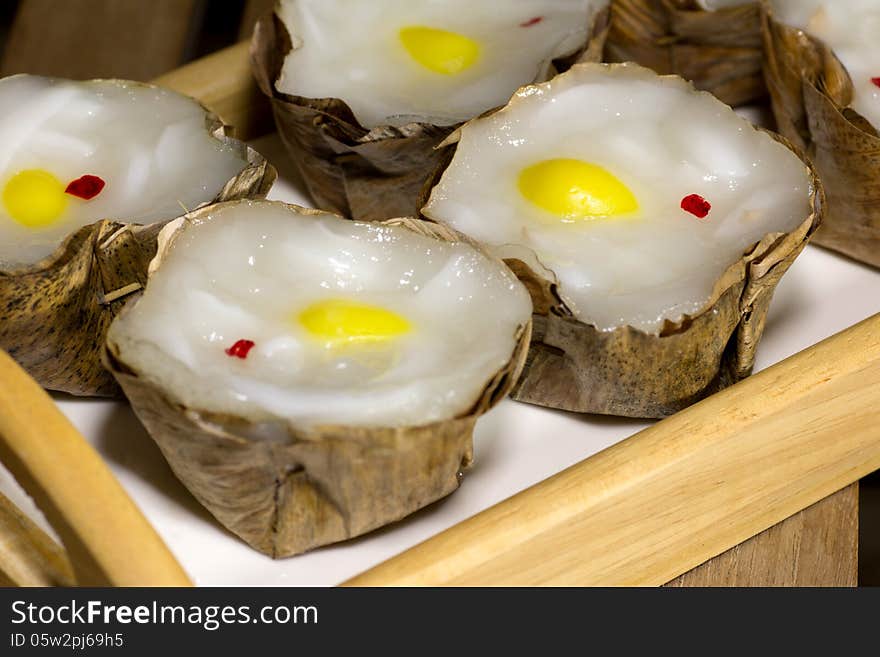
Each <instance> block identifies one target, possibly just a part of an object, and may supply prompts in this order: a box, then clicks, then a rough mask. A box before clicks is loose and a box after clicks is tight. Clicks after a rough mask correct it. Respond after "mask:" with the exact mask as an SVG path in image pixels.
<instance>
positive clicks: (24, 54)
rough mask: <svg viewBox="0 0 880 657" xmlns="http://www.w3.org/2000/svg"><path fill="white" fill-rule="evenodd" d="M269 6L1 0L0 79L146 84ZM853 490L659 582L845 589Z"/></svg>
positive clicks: (235, 108) (248, 102) (230, 101)
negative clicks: (31, 76) (27, 76)
mask: <svg viewBox="0 0 880 657" xmlns="http://www.w3.org/2000/svg"><path fill="white" fill-rule="evenodd" d="M272 5H273V0H151V1H150V2H143V0H64V1H63V2H60V1H58V0H15V1H13V0H6V1H5V2H4V3H2V7H0V48H2V58H0V74H2V75H9V74H13V73H21V72H27V73H39V74H44V75H55V76H63V77H71V78H91V77H121V78H129V79H139V80H149V79H153V78H156V77H157V76H160V75H162V74H163V73H166V72H167V71H170V70H171V69H176V68H178V67H180V66H181V65H183V64H185V63H187V62H189V61H190V60H193V59H195V58H197V57H201V56H204V55H206V54H208V53H210V52H212V51H214V50H217V49H219V48H223V47H225V46H228V45H230V44H232V43H233V42H234V41H237V40H240V39H246V38H247V37H248V36H249V35H250V31H251V29H252V27H253V24H254V21H255V20H256V18H257V17H258V16H259V15H261V14H262V13H264V12H266V11H268V10H269V9H270V8H271V6H272ZM242 53H243V49H239V51H238V52H237V53H236V55H235V56H236V57H240V56H241V54H242ZM221 61H222V60H221ZM215 68H216V67H215ZM225 70H231V71H232V75H231V77H232V78H234V79H235V80H237V81H236V82H235V84H234V85H233V86H234V87H235V88H236V89H238V87H239V86H241V85H244V84H246V82H245V80H246V78H247V75H248V67H247V65H246V63H245V62H244V61H240V62H237V63H236V64H235V65H234V66H232V67H231V68H227V69H225ZM202 73H203V69H200V68H198V67H197V66H196V68H190V69H189V74H188V77H186V75H184V76H180V75H178V76H174V75H172V76H167V77H164V78H160V81H162V82H167V83H168V84H169V85H171V86H176V87H177V88H180V90H182V91H185V90H187V89H191V93H193V94H194V95H197V96H198V95H199V91H200V87H201V92H202V93H201V96H200V98H201V99H202V100H204V101H205V102H206V104H208V105H209V106H212V107H213V108H214V109H216V110H217V111H218V112H219V113H220V114H221V115H224V114H232V115H234V117H235V119H236V120H237V121H238V122H241V123H244V124H245V128H246V130H245V131H246V132H247V133H253V132H254V131H255V130H256V128H254V126H255V122H259V124H260V125H263V123H264V122H265V120H266V116H265V114H264V115H262V116H259V115H255V113H254V110H253V109H252V108H253V107H254V106H255V103H254V102H253V96H252V93H253V90H252V89H251V90H250V91H249V92H248V93H249V94H251V95H250V96H247V97H246V96H244V95H243V93H242V92H241V91H240V90H239V91H235V90H233V91H230V89H229V87H228V85H227V86H224V85H222V84H221V85H219V86H218V85H217V84H214V85H213V86H212V84H211V80H210V78H206V79H204V80H201V81H200V80H199V76H201V75H202ZM215 82H216V81H215ZM208 87H210V88H208ZM243 99H244V100H243ZM227 118H228V117H227ZM248 122H250V125H247V124H248ZM868 483H869V485H868V486H867V487H866V488H865V490H864V492H863V495H862V497H863V499H866V500H868V501H869V504H868V505H867V506H866V507H865V508H863V510H862V522H861V525H862V527H861V529H862V542H863V544H864V545H865V546H868V547H870V549H871V550H872V552H871V553H870V554H869V555H863V557H865V556H868V557H869V559H868V560H867V561H866V560H865V559H863V563H862V570H863V580H866V578H867V581H864V583H874V584H880V565H874V560H875V559H876V561H877V563H878V564H880V531H878V530H877V527H878V525H880V478H878V477H874V478H873V479H871V480H870V481H869V482H868ZM858 490H859V488H858V485H857V484H854V485H852V486H849V487H847V488H846V489H844V490H842V491H840V492H838V493H836V494H834V495H832V496H830V497H828V498H826V499H825V500H822V501H821V502H818V503H817V504H815V505H813V506H812V507H810V508H809V509H806V510H804V511H802V512H800V513H798V514H796V515H795V516H792V517H791V518H789V519H788V520H785V521H784V522H782V523H779V524H778V525H776V526H774V527H771V528H770V529H768V530H766V531H765V532H762V533H761V534H759V535H758V536H756V537H754V538H752V539H750V540H748V541H746V542H744V543H742V544H741V545H739V546H737V547H735V548H733V549H731V550H729V551H728V552H726V553H724V554H722V555H720V556H718V557H716V558H715V559H712V560H711V561H709V562H707V563H705V564H703V565H702V566H699V567H697V568H695V569H694V570H692V571H690V572H688V573H685V574H684V575H682V576H681V577H678V578H677V579H675V580H674V581H672V582H670V583H669V585H671V586H692V585H742V584H768V585H784V584H801V585H811V584H835V585H852V584H854V583H855V581H856V580H855V578H856V563H857V558H856V552H857V546H858V532H859V505H858V500H859V494H858ZM875 552H876V556H875Z"/></svg>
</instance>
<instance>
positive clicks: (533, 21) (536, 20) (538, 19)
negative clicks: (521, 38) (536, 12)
mask: <svg viewBox="0 0 880 657" xmlns="http://www.w3.org/2000/svg"><path fill="white" fill-rule="evenodd" d="M542 20H544V17H543V16H535V17H534V18H530V19H529V20H527V21H523V22H522V23H520V24H519V26H520V27H531V26H532V25H537V24H538V23H540V22H541V21H542Z"/></svg>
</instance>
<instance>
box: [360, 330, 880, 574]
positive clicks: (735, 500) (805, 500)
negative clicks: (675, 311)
mask: <svg viewBox="0 0 880 657" xmlns="http://www.w3.org/2000/svg"><path fill="white" fill-rule="evenodd" d="M878 468H880V315H878V316H875V317H872V318H870V319H868V320H865V321H864V322H862V323H860V324H858V325H856V326H854V327H852V328H850V329H847V330H846V331H843V332H842V333H840V334H838V335H836V336H833V337H832V338H829V339H828V340H825V341H823V342H821V343H820V344H818V345H815V346H813V347H811V348H810V349H807V350H806V351H804V352H801V353H799V354H796V355H795V356H792V357H791V358H789V359H787V360H785V361H783V362H781V363H778V364H776V365H774V366H773V367H770V368H768V369H766V370H764V371H763V372H760V373H758V374H756V375H754V376H753V377H751V378H749V379H747V380H746V381H743V382H741V383H739V384H737V385H736V386H733V387H731V388H729V389H727V390H725V391H723V392H721V393H718V394H716V395H714V396H712V397H711V398H709V399H707V400H705V401H703V402H700V403H699V404H696V405H695V406H693V407H691V408H689V409H687V410H685V411H682V412H680V413H678V414H676V415H674V416H672V417H670V418H667V419H666V420H664V421H662V422H659V423H657V424H656V425H654V426H652V427H650V428H648V429H646V430H645V431H642V432H640V433H639V434H637V435H635V436H633V437H631V438H629V439H627V440H625V441H623V442H621V443H618V444H617V445H615V446H613V447H611V448H609V449H607V450H605V451H604V452H601V453H600V454H597V455H596V456H594V457H592V458H590V459H587V460H585V461H583V462H581V463H579V464H577V465H575V466H573V467H571V468H569V469H567V470H565V471H563V472H561V473H559V474H557V475H555V476H553V477H551V478H549V479H547V480H545V481H544V482H541V483H539V484H537V485H536V486H533V487H531V488H529V489H527V490H525V491H523V492H521V493H519V494H517V495H515V496H513V497H512V498H510V499H508V500H505V501H504V502H501V503H500V504H498V505H496V506H494V507H492V508H490V509H487V510H486V511H484V512H482V513H480V514H478V515H476V516H474V517H473V518H471V519H469V520H467V521H465V522H463V523H460V524H459V525H456V526H455V527H452V528H450V529H449V530H447V531H445V532H443V533H441V534H439V535H437V536H434V537H432V538H431V539H429V540H428V541H425V542H424V543H422V544H420V545H418V546H416V547H415V548H413V549H411V550H408V551H407V552H405V553H403V554H401V555H398V556H397V557H394V558H393V559H390V560H389V561H387V562H385V563H384V564H380V565H379V566H378V567H376V568H374V569H373V570H371V571H369V572H367V573H364V574H362V575H360V576H358V577H355V578H353V579H352V580H351V581H350V582H349V584H352V585H388V584H394V585H420V584H424V585H441V584H454V585H463V584H468V585H482V584H517V585H535V584H542V585H555V584H574V585H627V584H630V585H660V584H664V583H666V582H669V581H670V580H672V579H673V578H675V577H677V576H679V575H681V574H682V573H685V572H687V571H689V570H691V569H692V568H694V567H696V566H698V565H700V564H702V563H704V562H706V561H707V560H709V559H710V558H712V557H714V556H717V555H719V554H721V553H722V552H724V551H726V550H728V549H730V548H731V547H733V546H735V545H737V544H739V543H740V542H742V541H745V540H747V539H748V538H750V537H752V536H754V535H756V534H758V533H759V532H761V531H763V530H765V529H767V528H769V527H771V526H773V525H774V524H776V523H779V522H780V521H782V520H784V519H785V518H787V517H789V516H791V515H793V514H795V513H797V512H798V511H800V510H802V509H804V508H806V507H807V506H809V505H811V504H814V503H815V502H817V501H819V500H821V499H823V498H824V497H826V496H828V495H830V494H831V493H833V492H835V491H837V490H840V489H841V488H843V487H845V486H848V485H849V484H851V483H853V482H855V481H857V480H858V479H859V478H860V477H862V476H864V475H866V474H868V473H869V472H872V471H874V470H876V469H878Z"/></svg>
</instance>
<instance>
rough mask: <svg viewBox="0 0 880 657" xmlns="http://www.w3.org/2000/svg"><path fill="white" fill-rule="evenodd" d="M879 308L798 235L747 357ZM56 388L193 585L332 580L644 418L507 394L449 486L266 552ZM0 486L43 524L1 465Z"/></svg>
mask: <svg viewBox="0 0 880 657" xmlns="http://www.w3.org/2000/svg"><path fill="white" fill-rule="evenodd" d="M254 146H255V147H256V148H257V149H258V150H259V151H260V152H262V153H263V154H264V155H266V157H268V158H269V160H270V161H271V162H273V163H275V164H276V165H278V166H280V167H281V171H280V173H281V176H280V178H279V182H278V183H277V184H276V185H275V187H274V188H273V189H272V192H271V193H270V194H269V198H273V199H280V200H284V201H290V202H294V203H300V204H303V205H306V204H308V201H307V197H306V196H305V194H304V193H303V191H302V185H301V183H300V182H299V181H298V180H297V177H296V175H295V174H294V173H293V172H292V171H291V170H288V169H286V168H285V166H284V165H285V163H286V162H288V158H287V155H286V153H284V152H283V149H282V147H281V145H280V143H279V142H278V140H277V137H276V136H275V135H272V136H270V137H266V138H263V139H261V140H259V141H257V142H256V143H255V144H254ZM878 312H880V271H877V270H873V269H871V268H869V267H866V266H863V265H859V264H857V263H855V262H853V261H850V260H847V259H845V258H842V257H839V256H836V255H833V254H832V253H829V252H827V251H823V250H821V249H818V248H815V247H809V246H808V247H807V249H806V250H805V251H804V253H803V254H802V255H801V256H800V257H799V258H798V259H797V260H796V261H795V263H794V265H793V266H792V267H791V270H790V271H789V272H788V273H787V274H786V275H785V276H784V277H783V279H782V282H781V283H780V284H779V287H778V289H777V292H776V296H775V299H774V300H773V304H772V305H771V308H770V315H769V318H768V321H767V328H766V333H765V335H764V339H763V341H762V342H761V345H760V347H759V350H758V363H757V367H758V369H762V368H764V367H767V366H768V365H771V364H773V363H775V362H777V361H779V360H781V359H783V358H786V357H787V356H790V355H792V354H794V353H796V352H798V351H801V350H802V349H805V348H806V347H809V346H810V345H812V344H815V343H816V342H818V341H820V340H822V339H823V338H826V337H828V336H830V335H832V334H834V333H837V332H838V331H840V330H842V329H845V328H847V327H848V326H851V325H853V324H855V323H857V322H858V321H860V320H862V319H865V318H866V317H869V316H871V315H873V314H875V313H878ZM56 399H57V401H58V403H59V406H60V407H61V409H62V410H63V411H64V413H65V414H66V415H67V416H68V417H69V418H70V419H71V420H72V421H73V423H74V424H75V425H76V426H77V428H78V429H79V430H80V431H81V432H82V433H83V435H85V436H86V437H87V438H88V439H89V441H91V443H92V444H93V445H94V446H95V447H96V448H97V450H98V451H99V452H100V453H101V455H102V456H103V457H104V458H105V459H106V461H107V463H108V464H109V465H110V467H111V469H112V470H113V472H114V473H115V474H116V476H117V477H118V478H119V480H120V481H121V482H122V485H123V486H124V487H125V489H126V490H127V491H128V492H129V494H130V495H131V496H132V498H134V500H135V502H136V503H137V504H138V505H139V506H140V508H141V510H142V511H143V512H144V514H146V516H147V518H148V519H149V520H150V522H152V523H153V525H154V526H155V527H156V529H157V530H158V532H159V533H160V534H161V535H162V537H163V538H164V539H165V541H166V543H167V544H168V546H169V547H170V548H171V550H172V551H173V552H174V554H175V556H176V557H177V558H178V559H179V560H180V562H181V563H182V564H183V567H184V568H185V569H186V570H187V572H188V573H189V574H190V576H191V577H192V578H193V579H194V580H195V582H196V583H197V584H200V585H332V584H337V583H339V582H341V581H343V580H345V579H348V578H349V577H351V576H353V575H355V574H357V573H360V572H362V571H364V570H366V569H368V568H370V567H371V566H374V565H375V564H377V563H379V562H381V561H384V560H385V559H388V558H389V557H391V556H393V555H395V554H397V553H399V552H401V551H403V550H405V549H407V548H409V547H411V546H413V545H415V544H416V543H419V542H421V541H423V540H425V539H426V538H429V537H430V536H432V535H434V534H436V533H438V532H440V531H442V530H443V529H446V528H447V527H450V526H451V525H454V524H456V523H458V522H460V521H462V520H464V519H465V518H468V517H469V516H472V515H474V514H475V513H478V512H479V511H481V510H482V509H485V508H486V507H488V506H491V505H492V504H495V503H496V502H499V501H501V500H503V499H505V498H507V497H509V496H511V495H513V494H514V493H516V492H518V491H520V490H522V489H524V488H526V487H528V486H530V485H532V484H534V483H536V482H538V481H541V480H542V479H545V478H547V477H549V476H551V475H552V474H554V473H556V472H559V471H560V470H562V469H564V468H565V467H567V466H569V465H572V464H573V463H576V462H578V461H580V460H582V459H585V458H587V457H588V456H591V455H593V454H595V453H597V452H599V451H600V450H602V449H604V448H606V447H608V446H610V445H612V444H614V443H616V442H618V441H620V440H623V439H625V438H627V437H628V436H630V435H632V434H633V433H635V432H637V431H639V430H640V429H643V428H644V427H646V426H647V423H645V422H639V421H633V420H626V419H618V418H603V417H597V416H578V415H575V414H571V413H563V412H558V411H551V410H547V409H543V408H539V407H536V406H529V405H527V404H519V403H516V402H513V401H510V400H507V401H505V402H503V403H501V404H500V405H499V406H498V407H497V408H496V409H494V410H493V411H492V412H490V413H489V414H488V415H487V416H485V417H484V418H482V419H481V420H480V422H479V423H478V424H477V429H476V434H475V437H474V442H475V448H476V450H475V457H476V458H475V463H474V467H473V468H472V469H471V470H470V471H469V472H468V473H467V474H466V476H465V477H464V481H463V483H462V486H461V488H460V489H459V490H458V491H457V492H456V493H454V494H453V495H451V496H450V497H448V498H446V499H445V500H442V501H440V502H438V503H436V504H434V505H432V506H430V507H429V508H427V509H424V510H422V511H420V512H418V513H416V514H414V515H413V516H411V517H409V518H408V519H405V520H403V521H401V522H399V523H396V524H394V525H392V526H389V527H386V528H384V529H381V530H379V531H376V532H373V533H372V534H369V535H367V536H365V537H361V538H358V539H354V540H351V541H348V542H346V543H343V544H339V545H335V546H331V547H326V548H321V549H318V550H314V551H312V552H310V553H307V554H305V555H301V556H298V557H293V558H290V559H284V560H279V561H273V560H272V559H269V558H268V557H265V556H263V555H261V554H259V553H257V552H255V551H253V550H252V549H250V548H249V547H247V546H246V545H245V544H244V543H242V542H241V541H240V540H238V539H237V538H235V537H234V536H233V535H232V534H230V533H229V532H227V531H226V530H224V529H223V528H222V527H221V526H220V525H219V524H217V523H216V522H215V521H214V520H213V518H212V517H211V516H210V515H209V514H208V513H207V511H205V510H204V509H203V508H202V507H201V506H200V505H199V504H198V503H197V502H196V501H195V500H194V499H193V498H192V497H191V496H190V495H189V493H188V492H187V491H186V489H184V488H183V486H182V485H181V484H180V483H179V482H178V481H177V479H175V477H174V475H173V474H172V473H171V470H170V469H169V468H168V466H167V465H166V463H165V461H164V459H163V458H162V455H161V454H160V452H159V450H158V448H157V447H156V446H155V445H154V444H153V442H152V440H151V439H150V438H149V436H147V434H146V433H145V432H144V430H143V428H142V427H141V425H140V423H139V422H138V420H137V419H136V418H135V416H134V415H133V414H132V412H131V410H130V409H129V408H128V406H127V405H126V404H124V403H122V402H111V401H95V400H77V399H73V398H70V397H64V396H56ZM72 475H74V476H75V473H72ZM0 491H2V492H4V493H6V494H7V495H9V496H10V497H11V498H12V499H13V501H14V502H16V503H17V504H19V506H20V507H21V508H22V509H25V510H26V511H27V512H29V513H31V514H33V516H34V517H35V518H38V519H39V521H40V522H41V524H43V526H44V527H46V525H45V521H44V520H43V519H42V517H41V516H39V513H38V512H37V511H36V509H35V508H34V506H33V504H32V503H31V502H30V500H29V499H27V498H26V497H25V495H24V494H23V493H22V491H21V490H20V489H19V488H18V486H17V485H16V484H15V482H14V481H13V480H12V478H11V476H10V475H9V474H8V473H6V472H5V471H2V470H0Z"/></svg>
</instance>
